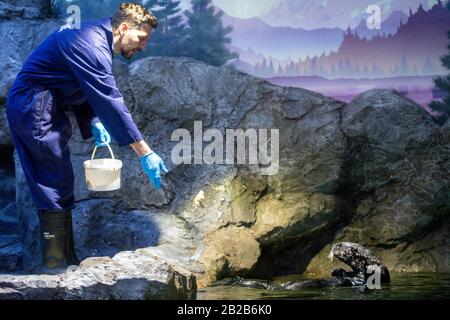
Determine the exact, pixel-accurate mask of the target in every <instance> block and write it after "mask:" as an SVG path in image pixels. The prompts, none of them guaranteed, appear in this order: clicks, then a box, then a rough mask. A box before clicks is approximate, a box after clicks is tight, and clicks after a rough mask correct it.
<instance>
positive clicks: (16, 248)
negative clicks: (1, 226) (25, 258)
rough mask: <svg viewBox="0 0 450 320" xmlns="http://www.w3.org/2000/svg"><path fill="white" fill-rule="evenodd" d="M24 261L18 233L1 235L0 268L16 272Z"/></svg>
mask: <svg viewBox="0 0 450 320" xmlns="http://www.w3.org/2000/svg"><path fill="white" fill-rule="evenodd" d="M21 263H22V244H21V242H20V239H19V238H18V237H17V235H11V234H3V233H2V234H1V235H0V270H2V271H6V272H14V271H17V270H19V269H20V267H21Z"/></svg>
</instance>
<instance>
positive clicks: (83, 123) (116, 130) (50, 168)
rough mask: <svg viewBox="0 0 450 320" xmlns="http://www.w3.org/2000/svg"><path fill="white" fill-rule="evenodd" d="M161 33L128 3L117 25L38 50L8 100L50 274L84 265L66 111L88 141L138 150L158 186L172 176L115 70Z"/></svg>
mask: <svg viewBox="0 0 450 320" xmlns="http://www.w3.org/2000/svg"><path fill="white" fill-rule="evenodd" d="M156 27H157V19H156V17H154V16H153V15H152V14H151V13H150V12H149V11H148V10H146V9H145V8H144V7H142V6H141V5H138V4H133V3H123V4H121V5H120V7H119V9H118V10H117V12H116V13H115V15H114V16H113V17H112V18H111V19H110V18H106V19H103V20H100V21H98V22H93V23H86V24H82V25H81V28H80V29H71V28H61V29H60V30H58V31H55V32H54V33H52V34H51V35H50V36H48V38H47V39H45V40H44V41H43V43H42V44H40V46H39V47H38V48H36V50H35V51H34V52H33V53H32V55H31V56H30V57H29V59H28V60H27V61H26V62H25V64H24V66H23V67H22V69H21V71H20V72H19V74H18V75H17V78H16V80H15V82H14V84H13V86H12V88H11V90H10V92H9V94H8V99H7V117H8V122H9V127H10V131H11V135H12V138H13V141H14V145H15V147H16V150H17V154H18V157H19V159H20V162H21V165H22V168H23V171H24V174H25V177H26V180H27V183H28V185H29V187H30V191H31V195H32V198H33V202H34V204H35V206H36V208H37V210H38V215H39V218H40V227H41V245H42V253H43V267H44V271H52V269H58V270H59V269H60V268H65V267H67V266H68V265H78V264H79V260H78V258H77V256H76V254H75V251H74V244H73V231H72V209H73V208H74V207H75V206H74V173H73V169H72V164H71V161H70V152H69V148H68V140H69V138H70V137H71V135H72V129H71V124H70V121H69V119H68V117H67V116H66V114H65V110H72V111H73V112H74V114H75V117H76V121H77V123H78V126H79V129H80V133H81V136H82V137H83V139H89V138H91V137H94V138H95V141H96V144H97V146H104V145H106V143H109V142H110V141H111V136H112V138H113V139H114V140H115V141H116V142H117V144H118V145H119V147H123V146H126V145H130V146H131V147H132V148H133V149H134V151H135V152H136V154H137V155H138V156H139V157H140V162H141V165H142V168H143V170H144V172H145V173H146V174H147V175H148V176H149V178H150V180H151V182H152V183H153V185H154V186H155V188H157V189H158V188H160V184H161V172H162V173H167V168H166V167H165V165H164V163H163V161H162V160H161V158H160V157H159V156H158V155H157V154H156V153H154V152H153V151H152V150H151V149H150V147H149V146H148V145H147V144H146V143H145V141H144V139H143V138H142V136H141V133H140V132H139V130H138V128H137V127H136V124H135V123H134V121H133V119H132V117H131V115H130V113H129V111H128V109H127V108H126V106H125V104H124V100H123V97H122V95H121V94H120V92H119V90H118V89H117V87H116V83H115V79H114V76H113V74H112V70H111V69H112V58H113V56H114V54H116V53H121V54H122V56H124V57H125V58H127V59H130V58H131V57H133V55H134V54H135V53H136V52H138V51H141V50H144V49H145V48H146V47H147V43H148V40H149V38H150V35H151V32H152V29H153V28H156ZM110 134H111V136H110Z"/></svg>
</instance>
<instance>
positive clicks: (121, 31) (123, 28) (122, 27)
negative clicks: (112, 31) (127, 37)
mask: <svg viewBox="0 0 450 320" xmlns="http://www.w3.org/2000/svg"><path fill="white" fill-rule="evenodd" d="M129 29H130V26H129V25H128V23H126V22H122V23H121V24H120V26H119V34H120V35H121V36H123V35H124V34H125V33H127V31H128V30H129Z"/></svg>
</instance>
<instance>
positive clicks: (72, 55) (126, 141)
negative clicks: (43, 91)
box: [58, 31, 143, 147]
mask: <svg viewBox="0 0 450 320" xmlns="http://www.w3.org/2000/svg"><path fill="white" fill-rule="evenodd" d="M58 45H59V47H60V50H61V53H62V55H63V56H64V58H65V60H66V63H67V66H68V67H69V69H70V70H71V71H72V73H73V74H74V76H75V78H76V79H77V81H78V83H79V85H80V87H81V89H82V90H83V92H84V94H85V95H86V98H87V100H88V102H89V105H90V107H91V108H92V110H93V111H94V113H95V114H96V115H97V117H98V118H99V120H100V121H101V123H102V124H103V125H104V127H105V128H106V130H107V131H108V132H109V133H110V134H111V136H112V137H113V138H114V140H115V141H116V142H117V144H118V145H119V147H123V146H125V145H130V144H133V143H135V142H139V141H141V140H143V138H142V135H141V133H140V132H139V130H138V128H137V126H136V124H135V122H134V121H133V119H132V116H131V114H130V112H129V111H128V109H127V107H126V106H125V102H124V99H123V96H122V94H121V93H120V91H119V90H118V88H117V86H116V82H115V79H114V75H113V73H112V57H111V52H110V49H109V48H108V44H107V43H106V40H105V39H104V38H103V37H101V36H100V35H99V34H97V33H87V34H82V35H80V34H78V33H76V32H72V31H68V32H67V34H66V35H65V36H61V37H60V38H59V41H58Z"/></svg>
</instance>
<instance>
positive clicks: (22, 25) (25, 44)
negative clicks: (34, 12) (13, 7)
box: [0, 2, 63, 145]
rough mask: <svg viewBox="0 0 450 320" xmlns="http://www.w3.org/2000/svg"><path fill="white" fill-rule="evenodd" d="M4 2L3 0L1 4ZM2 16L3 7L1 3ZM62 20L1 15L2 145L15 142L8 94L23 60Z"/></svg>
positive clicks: (0, 134) (0, 93) (0, 129)
mask: <svg viewBox="0 0 450 320" xmlns="http://www.w3.org/2000/svg"><path fill="white" fill-rule="evenodd" d="M1 4H2V2H0V5H1ZM0 16H1V7H0ZM62 24H63V23H62V22H61V21H58V20H52V19H48V20H38V19H35V20H6V21H2V20H1V19H0V44H1V45H0V47H1V50H0V60H1V61H2V72H1V73H0V145H10V144H12V139H11V135H10V133H9V128H8V122H7V119H6V110H5V105H6V97H7V94H8V91H9V88H10V87H11V86H12V84H13V82H14V79H15V77H16V75H17V73H18V72H19V71H20V68H21V67H22V64H23V63H24V62H25V60H26V59H27V58H28V56H29V55H30V54H31V53H32V50H33V49H34V48H35V47H37V46H38V45H39V44H40V43H41V41H42V40H43V39H44V38H45V37H46V36H47V35H48V34H50V33H51V32H52V31H54V30H55V29H57V28H59V27H60V26H61V25H62Z"/></svg>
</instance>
